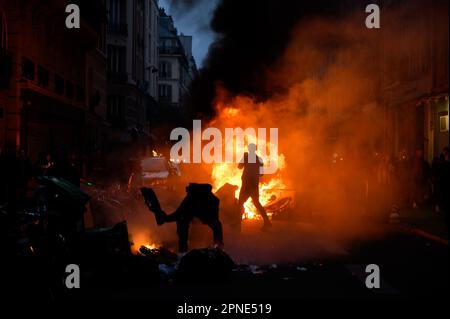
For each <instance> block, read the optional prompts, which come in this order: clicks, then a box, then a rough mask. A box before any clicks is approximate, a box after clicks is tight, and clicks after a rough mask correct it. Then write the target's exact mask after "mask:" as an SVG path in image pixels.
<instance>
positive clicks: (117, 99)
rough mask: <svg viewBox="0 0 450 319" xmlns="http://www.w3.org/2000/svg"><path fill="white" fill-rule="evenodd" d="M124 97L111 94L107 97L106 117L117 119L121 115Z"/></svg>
mask: <svg viewBox="0 0 450 319" xmlns="http://www.w3.org/2000/svg"><path fill="white" fill-rule="evenodd" d="M123 110H124V97H122V96H117V95H111V96H109V97H108V109H107V114H108V119H109V120H117V119H121V118H122V117H123Z"/></svg>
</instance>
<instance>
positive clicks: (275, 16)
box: [173, 0, 342, 117]
mask: <svg viewBox="0 0 450 319" xmlns="http://www.w3.org/2000/svg"><path fill="white" fill-rule="evenodd" d="M173 2H175V1H173ZM193 2H195V1H186V3H184V4H181V3H183V1H180V2H179V3H180V4H179V5H185V6H188V5H189V4H192V3H193ZM341 3H342V1H337V0H327V1H325V0H296V1H292V0H246V1H238V0H222V1H221V2H220V3H219V5H218V6H217V8H216V10H215V13H214V16H213V19H212V21H211V28H212V29H213V30H214V32H215V33H217V35H218V40H217V41H216V42H214V43H213V44H212V45H211V47H210V49H209V53H208V57H207V59H206V61H205V63H204V67H203V69H202V70H201V72H200V75H199V77H198V78H197V79H196V80H195V81H194V82H193V83H192V90H191V92H192V95H191V97H190V99H189V106H190V107H191V110H192V111H193V116H194V117H211V116H213V115H214V110H213V107H212V101H213V98H214V94H215V92H214V91H215V84H216V83H218V82H220V83H221V84H222V85H223V86H224V87H225V88H226V89H227V90H228V91H230V92H231V93H239V94H248V95H251V96H253V97H255V98H256V99H258V100H265V99H267V98H269V97H270V96H271V95H272V94H273V93H275V90H276V86H273V85H270V86H269V85H267V83H266V80H265V76H264V74H265V72H266V70H268V69H269V68H270V67H271V65H273V63H274V62H275V61H276V60H277V59H278V58H279V57H280V55H281V54H282V53H283V51H284V49H285V48H286V46H287V45H288V44H289V40H290V32H291V30H292V28H293V27H294V26H295V25H296V24H297V23H298V22H299V21H300V20H301V19H304V18H307V17H309V16H322V17H328V18H332V17H335V16H338V15H339V14H341V13H342V12H341V10H340V9H341V5H340V4H341Z"/></svg>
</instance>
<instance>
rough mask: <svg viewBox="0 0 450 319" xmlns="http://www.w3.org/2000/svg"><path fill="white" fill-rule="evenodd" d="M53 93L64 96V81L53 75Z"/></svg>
mask: <svg viewBox="0 0 450 319" xmlns="http://www.w3.org/2000/svg"><path fill="white" fill-rule="evenodd" d="M55 92H56V93H58V94H64V79H63V78H62V77H61V76H59V75H55Z"/></svg>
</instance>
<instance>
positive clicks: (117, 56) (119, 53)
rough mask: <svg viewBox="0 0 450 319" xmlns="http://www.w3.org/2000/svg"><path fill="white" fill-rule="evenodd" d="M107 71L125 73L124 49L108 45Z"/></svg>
mask: <svg viewBox="0 0 450 319" xmlns="http://www.w3.org/2000/svg"><path fill="white" fill-rule="evenodd" d="M108 71H109V72H110V73H113V74H114V73H116V74H117V73H125V47H120V46H116V45H108Z"/></svg>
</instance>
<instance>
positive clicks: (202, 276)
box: [177, 248, 235, 282]
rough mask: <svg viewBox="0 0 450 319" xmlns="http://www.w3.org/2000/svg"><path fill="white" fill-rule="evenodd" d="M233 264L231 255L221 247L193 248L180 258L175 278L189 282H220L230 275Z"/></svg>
mask: <svg viewBox="0 0 450 319" xmlns="http://www.w3.org/2000/svg"><path fill="white" fill-rule="evenodd" d="M234 265H235V264H234V262H233V260H232V259H231V257H230V256H228V255H227V254H226V253H225V252H224V251H223V250H221V249H217V248H204V249H193V250H191V251H190V252H188V253H187V254H186V255H184V256H183V257H182V258H181V260H180V263H179V265H178V269H177V279H178V280H180V281H189V282H220V281H224V280H226V279H227V278H228V277H229V276H230V274H231V272H232V270H233V268H234Z"/></svg>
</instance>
